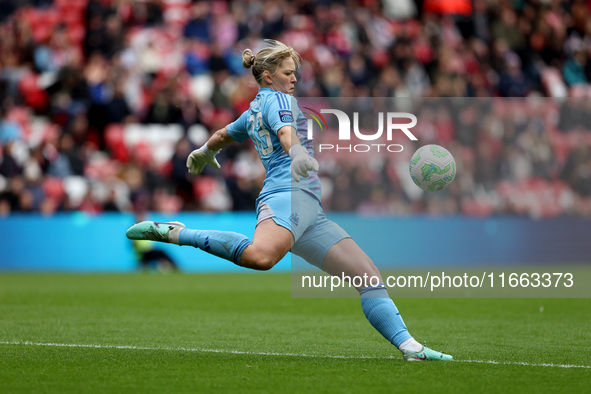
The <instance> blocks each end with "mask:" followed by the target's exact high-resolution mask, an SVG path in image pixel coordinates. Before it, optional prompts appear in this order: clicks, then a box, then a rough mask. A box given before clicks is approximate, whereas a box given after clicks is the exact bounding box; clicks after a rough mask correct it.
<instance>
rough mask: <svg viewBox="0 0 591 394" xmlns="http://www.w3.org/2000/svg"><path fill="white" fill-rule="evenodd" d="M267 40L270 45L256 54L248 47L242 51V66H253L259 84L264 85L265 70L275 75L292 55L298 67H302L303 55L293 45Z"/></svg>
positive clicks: (253, 72)
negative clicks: (284, 61)
mask: <svg viewBox="0 0 591 394" xmlns="http://www.w3.org/2000/svg"><path fill="white" fill-rule="evenodd" d="M265 42H266V43H267V44H268V46H267V47H266V48H263V49H261V50H260V51H259V52H258V53H257V54H256V55H253V54H252V51H251V50H250V49H248V48H247V49H245V50H244V52H242V67H244V68H251V67H252V75H253V76H254V79H255V80H256V81H257V83H258V84H259V86H262V85H263V72H264V71H265V70H267V71H269V72H270V73H271V75H275V73H276V72H277V69H278V68H279V66H280V65H281V62H282V61H283V60H285V59H286V58H289V57H291V58H292V59H293V61H294V63H295V66H296V68H299V67H300V59H301V57H300V55H299V53H297V52H296V51H295V50H294V49H293V48H292V47H289V46H287V45H285V44H284V43H282V42H280V41H276V40H265Z"/></svg>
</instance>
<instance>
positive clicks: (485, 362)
mask: <svg viewBox="0 0 591 394" xmlns="http://www.w3.org/2000/svg"><path fill="white" fill-rule="evenodd" d="M0 345H24V346H48V347H70V348H93V349H124V350H125V349H128V350H164V351H177V352H196V353H220V354H240V355H248V356H278V357H307V358H331V359H342V360H356V359H373V360H390V359H395V358H396V357H394V356H390V357H376V356H341V355H330V354H305V353H273V352H247V351H240V350H226V349H205V348H185V347H178V348H171V347H146V346H131V345H93V344H75V343H41V342H29V341H12V342H5V341H0ZM453 361H454V362H456V363H476V364H493V365H521V366H525V367H550V368H582V369H591V365H573V364H553V363H527V362H522V361H493V360H453Z"/></svg>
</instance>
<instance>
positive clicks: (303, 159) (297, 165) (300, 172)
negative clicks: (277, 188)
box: [289, 144, 318, 182]
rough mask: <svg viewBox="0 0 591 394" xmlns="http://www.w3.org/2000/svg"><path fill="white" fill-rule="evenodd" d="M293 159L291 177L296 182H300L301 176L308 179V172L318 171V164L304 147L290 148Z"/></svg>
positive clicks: (294, 146) (298, 145) (293, 146)
mask: <svg viewBox="0 0 591 394" xmlns="http://www.w3.org/2000/svg"><path fill="white" fill-rule="evenodd" d="M289 156H290V157H291V176H292V177H293V179H295V181H296V182H299V181H300V176H303V177H304V178H307V177H308V171H318V162H317V161H316V159H315V158H313V157H312V156H310V155H309V154H308V152H307V150H306V148H304V147H303V146H302V145H300V144H297V145H292V146H291V148H289Z"/></svg>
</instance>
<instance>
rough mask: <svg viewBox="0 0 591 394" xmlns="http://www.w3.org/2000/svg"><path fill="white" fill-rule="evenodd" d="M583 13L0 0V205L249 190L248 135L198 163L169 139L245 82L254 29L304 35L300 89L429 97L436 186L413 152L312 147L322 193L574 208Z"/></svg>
mask: <svg viewBox="0 0 591 394" xmlns="http://www.w3.org/2000/svg"><path fill="white" fill-rule="evenodd" d="M590 13H591V2H589V1H586V0H573V1H561V0H512V1H509V0H473V1H471V0H457V1H456V0H453V1H452V0H450V1H437V0H423V1H419V2H415V1H411V0H381V1H380V0H349V1H314V0H298V1H295V2H290V1H286V0H276V1H258V0H252V1H245V2H242V1H222V0H216V1H190V0H19V1H17V0H4V1H2V2H0V53H1V54H2V56H0V216H5V215H8V214H10V213H11V212H41V213H43V214H47V215H50V214H53V213H55V212H62V211H66V212H67V211H73V210H81V211H84V212H88V213H100V212H111V211H115V212H117V211H123V212H144V211H147V210H152V211H160V212H169V213H173V212H176V211H180V210H203V211H224V210H252V209H254V201H255V199H256V197H257V194H258V191H259V190H260V188H261V187H262V181H263V179H264V170H263V168H262V166H261V165H260V163H259V160H258V156H257V155H256V152H255V151H254V149H253V146H252V144H249V143H244V144H235V145H232V146H230V147H228V148H227V149H225V150H224V151H222V152H221V154H220V156H221V157H220V161H221V162H222V169H221V170H214V169H211V168H207V169H206V170H205V172H204V173H203V175H202V176H199V177H193V176H190V175H189V174H188V173H187V172H186V169H185V158H186V156H187V155H188V153H189V152H190V151H191V150H192V149H194V148H195V147H198V146H200V145H201V144H202V143H203V142H204V141H205V140H206V139H207V137H208V135H209V132H210V131H215V130H217V129H219V128H221V127H223V126H225V125H226V124H228V123H229V122H231V121H232V120H234V119H235V118H237V117H238V116H239V115H240V113H242V112H243V111H244V110H245V109H246V108H247V106H248V104H249V102H250V100H252V98H253V97H254V96H255V94H256V90H257V88H256V85H255V84H254V81H253V78H252V75H251V74H250V72H249V71H248V70H244V69H243V68H242V67H241V61H240V53H241V50H242V49H244V48H247V47H248V48H251V49H253V51H256V50H257V49H260V48H261V47H262V45H264V42H263V41H262V39H263V38H275V39H279V40H281V41H283V42H285V43H287V44H289V45H291V46H293V47H294V48H295V49H296V50H297V51H298V52H299V53H300V54H302V57H303V62H302V67H301V69H300V71H299V73H298V77H299V83H298V85H297V90H296V96H298V97H412V98H418V97H423V98H432V100H434V101H432V102H430V101H429V99H425V100H426V101H425V102H426V103H427V104H426V105H425V106H424V107H421V110H420V116H419V121H420V123H419V126H420V129H419V130H418V131H417V132H418V135H419V136H420V142H421V144H426V143H438V144H440V145H444V146H446V147H447V148H448V149H449V150H450V151H452V152H453V153H454V155H455V157H456V161H457V163H458V172H457V179H456V180H455V181H454V182H453V184H452V185H451V186H450V188H449V189H447V190H446V191H444V192H441V193H435V194H427V193H418V189H416V188H413V187H414V186H412V185H408V182H407V181H408V179H407V177H406V176H405V174H407V170H408V167H407V166H408V161H407V159H408V157H409V156H408V155H410V154H412V152H408V151H407V152H405V153H404V154H401V155H396V154H392V155H379V156H376V157H375V158H373V159H372V160H361V161H350V162H349V161H346V160H345V161H342V162H338V163H336V164H335V163H334V162H333V159H329V158H326V159H324V158H323V157H322V156H321V155H319V157H318V158H319V161H320V168H321V172H320V176H321V178H322V180H323V183H324V196H323V203H324V205H325V207H326V208H327V209H328V210H335V211H358V212H363V213H367V214H392V215H397V214H403V215H404V214H415V213H433V214H456V213H464V214H468V215H494V214H519V215H528V216H533V217H554V216H559V215H587V216H588V215H591V202H590V198H591V151H590V147H591V126H589V125H591V99H589V98H588V97H590V96H591V84H590V82H591V15H590ZM429 103H430V104H429ZM405 166H406V170H405ZM405 171H406V173H405ZM411 186H412V187H411Z"/></svg>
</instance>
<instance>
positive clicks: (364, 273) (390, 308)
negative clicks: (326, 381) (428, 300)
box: [292, 213, 452, 361]
mask: <svg viewBox="0 0 591 394" xmlns="http://www.w3.org/2000/svg"><path fill="white" fill-rule="evenodd" d="M292 253H294V254H297V255H298V256H301V257H302V258H304V259H305V260H306V261H307V262H309V263H310V264H312V265H315V266H316V267H318V268H320V269H322V270H323V271H325V272H327V273H329V274H331V275H335V276H339V277H342V276H343V275H344V276H347V277H350V278H353V277H359V278H368V279H367V282H366V281H365V280H364V281H361V282H365V284H364V285H362V286H360V287H357V290H358V291H359V295H360V298H361V308H362V309H363V313H364V314H365V317H366V318H367V320H368V321H369V322H370V323H371V325H372V326H373V327H374V328H375V329H376V330H377V331H378V332H379V333H380V334H382V336H384V337H385V338H386V339H387V340H388V341H390V342H391V343H392V344H393V345H395V346H396V347H397V348H398V349H400V351H401V352H402V355H403V358H404V359H405V360H409V361H414V360H451V359H452V357H451V356H448V355H445V354H443V353H440V352H436V351H433V350H431V349H429V348H427V347H424V346H422V345H421V344H420V343H418V342H417V341H416V340H415V339H414V338H413V337H412V336H411V335H410V334H409V332H408V329H407V328H406V325H405V324H404V321H403V320H402V317H401V315H400V312H399V311H398V308H397V307H396V305H395V304H394V302H393V301H392V299H391V298H390V296H389V295H388V291H387V290H386V286H385V285H384V284H383V283H384V282H383V279H382V276H381V274H380V271H379V270H378V268H377V267H376V266H375V264H374V263H373V261H372V260H371V259H370V258H369V256H368V255H367V254H366V253H365V252H364V251H363V250H362V249H361V248H360V247H359V246H358V245H357V243H355V241H353V239H351V237H350V236H349V235H348V234H347V233H346V232H345V231H344V230H343V229H342V228H341V227H339V226H338V225H337V224H336V223H334V222H332V221H330V220H328V219H327V218H326V217H325V216H324V213H320V214H319V215H318V219H317V221H316V224H315V225H314V226H313V227H311V228H309V229H308V230H307V231H306V233H304V235H303V236H302V237H301V238H300V239H299V240H298V242H297V243H296V244H294V245H293V247H292ZM372 277H374V278H376V279H374V280H373V281H372ZM357 282H359V281H357ZM377 282H379V283H377ZM354 283H355V282H354ZM376 283H377V285H376ZM372 284H373V286H372Z"/></svg>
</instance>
